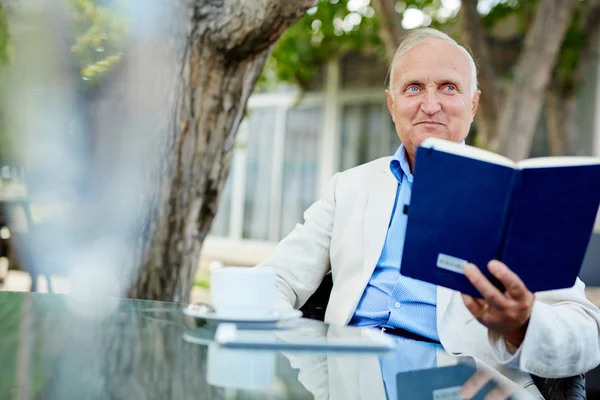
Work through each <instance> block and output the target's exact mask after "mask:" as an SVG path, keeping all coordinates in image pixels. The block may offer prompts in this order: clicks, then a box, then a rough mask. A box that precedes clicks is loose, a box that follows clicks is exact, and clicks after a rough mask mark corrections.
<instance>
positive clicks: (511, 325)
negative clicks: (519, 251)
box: [462, 260, 535, 348]
mask: <svg viewBox="0 0 600 400" xmlns="http://www.w3.org/2000/svg"><path fill="white" fill-rule="evenodd" d="M488 269H489V271H490V272H491V274H492V275H493V276H495V277H496V278H497V279H498V280H499V281H500V282H502V284H503V285H504V287H505V289H506V290H505V292H504V293H502V292H501V291H500V290H498V288H496V287H495V286H494V285H493V284H492V283H491V282H490V281H489V280H488V279H487V278H486V277H485V275H483V273H481V271H480V270H479V268H477V267H476V266H475V265H473V264H467V265H465V267H464V273H465V276H466V277H467V279H469V281H470V282H471V283H472V284H473V286H475V288H476V289H477V290H479V293H481V295H482V296H483V299H476V298H474V297H471V296H468V295H465V294H463V295H462V298H463V302H464V303H465V306H466V307H467V308H468V309H469V311H470V312H471V314H473V316H474V317H475V318H477V320H478V321H479V322H481V323H482V324H483V325H485V326H486V327H487V328H488V329H489V330H490V331H493V332H496V333H498V334H500V335H502V336H503V337H504V340H505V341H507V342H508V343H510V344H511V345H513V346H515V347H517V348H518V347H519V346H521V343H522V342H523V340H524V339H525V333H526V332H527V325H528V324H529V318H530V317H531V310H532V308H533V302H534V301H535V295H534V294H533V293H531V292H530V291H529V290H528V289H527V287H525V284H524V283H523V281H522V280H521V279H520V278H519V277H518V276H517V275H516V274H515V273H514V272H512V271H511V270H510V269H508V267H507V266H506V265H504V264H503V263H501V262H500V261H496V260H493V261H490V262H489V264H488Z"/></svg>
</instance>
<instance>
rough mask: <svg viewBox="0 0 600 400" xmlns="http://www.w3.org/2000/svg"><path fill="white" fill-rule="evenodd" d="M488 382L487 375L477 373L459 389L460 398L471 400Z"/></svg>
mask: <svg viewBox="0 0 600 400" xmlns="http://www.w3.org/2000/svg"><path fill="white" fill-rule="evenodd" d="M489 381H490V376H489V375H488V374H487V373H485V372H483V371H477V372H476V373H475V374H473V376H471V377H470V378H469V379H468V380H467V381H466V382H465V384H464V385H463V386H462V388H460V397H461V398H463V399H472V398H473V397H475V395H476V394H477V393H479V391H480V390H481V389H482V388H483V387H484V386H485V385H487V383H488V382H489Z"/></svg>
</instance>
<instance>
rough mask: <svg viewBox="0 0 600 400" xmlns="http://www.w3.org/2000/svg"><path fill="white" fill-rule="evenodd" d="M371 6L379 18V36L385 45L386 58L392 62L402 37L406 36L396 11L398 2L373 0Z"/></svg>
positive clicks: (394, 0) (393, 0)
mask: <svg viewBox="0 0 600 400" xmlns="http://www.w3.org/2000/svg"><path fill="white" fill-rule="evenodd" d="M371 5H372V6H373V8H374V9H375V12H376V13H377V16H378V17H379V21H380V24H381V27H380V29H379V35H380V36H381V39H382V40H383V43H384V45H385V54H386V57H387V59H388V61H390V62H391V61H392V59H393V58H394V54H396V49H397V48H398V46H399V45H400V41H401V40H402V37H404V35H406V30H405V29H404V28H403V27H402V21H401V19H400V15H398V12H397V11H396V0H371Z"/></svg>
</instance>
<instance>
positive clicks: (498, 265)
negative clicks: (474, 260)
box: [488, 260, 502, 269]
mask: <svg viewBox="0 0 600 400" xmlns="http://www.w3.org/2000/svg"><path fill="white" fill-rule="evenodd" d="M488 268H494V269H495V268H502V263H501V262H500V261H498V260H492V261H490V262H489V263H488Z"/></svg>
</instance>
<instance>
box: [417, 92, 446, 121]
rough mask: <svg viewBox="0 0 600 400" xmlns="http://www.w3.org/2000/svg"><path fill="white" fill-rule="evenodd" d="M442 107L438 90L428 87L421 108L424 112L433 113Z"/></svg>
mask: <svg viewBox="0 0 600 400" xmlns="http://www.w3.org/2000/svg"><path fill="white" fill-rule="evenodd" d="M441 108H442V107H441V104H440V101H439V98H438V92H437V90H435V89H433V88H427V90H426V92H425V96H424V98H423V102H422V103H421V110H422V111H423V112H424V113H426V114H429V115H431V114H435V113H437V112H438V111H440V109H441Z"/></svg>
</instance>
